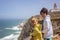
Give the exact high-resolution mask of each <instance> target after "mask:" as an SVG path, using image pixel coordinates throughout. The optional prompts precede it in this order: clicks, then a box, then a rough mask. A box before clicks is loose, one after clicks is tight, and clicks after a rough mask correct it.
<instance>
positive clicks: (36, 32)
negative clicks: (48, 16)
mask: <svg viewBox="0 0 60 40" xmlns="http://www.w3.org/2000/svg"><path fill="white" fill-rule="evenodd" d="M32 23H33V25H34V28H33V32H32V33H31V34H30V35H32V36H33V40H43V39H42V31H41V29H42V26H41V25H40V24H38V21H37V19H36V18H32Z"/></svg>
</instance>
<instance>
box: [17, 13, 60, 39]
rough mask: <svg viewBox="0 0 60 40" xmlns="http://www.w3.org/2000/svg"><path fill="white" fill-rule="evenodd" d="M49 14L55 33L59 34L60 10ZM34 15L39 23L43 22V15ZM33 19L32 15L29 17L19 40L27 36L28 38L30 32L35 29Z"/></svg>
mask: <svg viewBox="0 0 60 40" xmlns="http://www.w3.org/2000/svg"><path fill="white" fill-rule="evenodd" d="M49 15H50V16H51V22H52V25H53V31H54V35H56V34H59V33H60V12H49ZM34 17H36V18H37V19H38V21H39V23H40V24H42V20H43V19H42V17H40V15H35V16H34ZM31 19H32V17H31V18H29V19H28V20H27V22H26V23H25V24H24V26H23V29H22V31H21V34H20V36H19V38H18V40H27V39H26V38H28V36H29V34H30V32H32V31H33V25H32V22H31ZM28 40H29V39H28Z"/></svg>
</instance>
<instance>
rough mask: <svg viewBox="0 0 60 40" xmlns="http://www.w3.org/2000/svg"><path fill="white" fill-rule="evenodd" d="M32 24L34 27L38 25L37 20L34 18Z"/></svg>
mask: <svg viewBox="0 0 60 40" xmlns="http://www.w3.org/2000/svg"><path fill="white" fill-rule="evenodd" d="M32 23H33V25H36V24H37V23H38V20H37V18H35V17H33V18H32Z"/></svg>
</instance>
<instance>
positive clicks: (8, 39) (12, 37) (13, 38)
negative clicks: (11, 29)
mask: <svg viewBox="0 0 60 40" xmlns="http://www.w3.org/2000/svg"><path fill="white" fill-rule="evenodd" d="M18 36H19V35H14V34H11V35H8V36H5V37H3V38H1V39H0V40H17V39H18Z"/></svg>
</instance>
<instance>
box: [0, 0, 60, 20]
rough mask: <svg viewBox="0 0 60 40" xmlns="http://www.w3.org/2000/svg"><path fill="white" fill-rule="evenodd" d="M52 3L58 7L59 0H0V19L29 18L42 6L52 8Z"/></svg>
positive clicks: (59, 5) (59, 4)
mask: <svg viewBox="0 0 60 40" xmlns="http://www.w3.org/2000/svg"><path fill="white" fill-rule="evenodd" d="M54 3H57V5H58V8H60V1H59V0H0V19H1V18H2V19H14V18H17V19H20V18H29V17H31V16H32V15H36V14H39V12H40V10H41V8H43V7H46V8H48V9H52V8H53V4H54Z"/></svg>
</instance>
